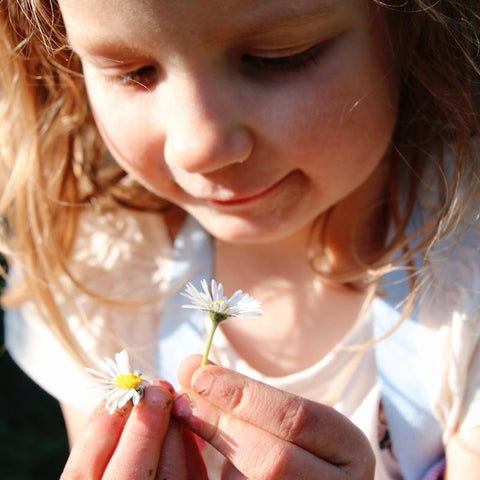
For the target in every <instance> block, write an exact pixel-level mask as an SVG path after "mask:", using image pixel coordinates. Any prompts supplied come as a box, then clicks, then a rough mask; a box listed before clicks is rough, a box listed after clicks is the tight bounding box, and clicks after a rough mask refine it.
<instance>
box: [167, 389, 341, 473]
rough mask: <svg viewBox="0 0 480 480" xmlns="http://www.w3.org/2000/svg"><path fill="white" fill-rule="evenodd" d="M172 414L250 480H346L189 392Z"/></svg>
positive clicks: (318, 460)
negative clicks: (294, 479)
mask: <svg viewBox="0 0 480 480" xmlns="http://www.w3.org/2000/svg"><path fill="white" fill-rule="evenodd" d="M172 413H173V415H175V416H176V417H177V418H179V419H180V420H181V421H182V422H184V423H185V425H186V426H187V428H189V429H190V430H192V431H193V432H194V433H196V434H198V435H200V436H201V437H202V438H204V439H205V440H206V441H207V442H209V443H210V444H212V445H213V446H214V447H215V448H216V449H217V450H218V451H219V452H221V453H222V454H223V455H224V456H225V457H226V458H227V459H228V460H230V462H231V463H233V464H234V465H235V467H236V468H237V469H238V470H239V471H241V472H242V474H243V475H245V476H246V477H247V478H249V479H252V480H256V479H258V480H260V479H261V480H267V479H275V480H287V479H292V478H302V479H303V480H314V479H318V478H324V479H332V480H334V479H341V478H345V477H344V476H343V472H342V471H340V470H339V469H337V468H336V466H334V465H331V464H330V463H328V462H326V461H324V460H323V459H321V458H317V457H315V456H314V455H312V454H311V453H309V452H308V451H307V450H304V449H302V448H300V447H298V446H296V445H294V444H293V443H290V442H288V441H284V440H282V439H280V438H278V437H277V436H275V435H273V434H271V433H269V432H266V431H265V430H262V429H261V428H259V427H257V426H255V425H253V424H251V423H248V422H246V421H244V420H242V419H239V418H238V417H235V416H233V415H231V414H229V413H227V412H224V411H222V410H221V409H220V408H218V407H216V406H215V405H213V404H212V403H210V402H208V400H207V399H205V398H203V397H202V396H200V395H197V394H195V393H194V392H192V391H189V392H183V393H182V394H180V395H179V396H177V398H176V399H175V402H174V406H173V408H172Z"/></svg>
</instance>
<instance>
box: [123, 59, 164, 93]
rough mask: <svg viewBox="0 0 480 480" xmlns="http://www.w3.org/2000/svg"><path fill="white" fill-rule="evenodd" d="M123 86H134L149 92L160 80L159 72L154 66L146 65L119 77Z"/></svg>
mask: <svg viewBox="0 0 480 480" xmlns="http://www.w3.org/2000/svg"><path fill="white" fill-rule="evenodd" d="M118 80H119V82H120V83H121V84H122V85H126V86H134V87H137V88H143V89H145V90H149V89H150V87H152V86H154V85H155V83H157V80H158V70H157V68H156V67H154V66H153V65H146V66H144V67H141V68H139V69H137V70H134V71H132V72H128V73H125V74H122V75H120V76H119V77H118Z"/></svg>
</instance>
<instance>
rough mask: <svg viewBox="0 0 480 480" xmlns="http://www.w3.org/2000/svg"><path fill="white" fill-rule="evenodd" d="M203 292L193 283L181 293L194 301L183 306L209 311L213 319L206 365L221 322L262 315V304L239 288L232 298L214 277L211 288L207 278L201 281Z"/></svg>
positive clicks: (206, 352) (205, 355)
mask: <svg viewBox="0 0 480 480" xmlns="http://www.w3.org/2000/svg"><path fill="white" fill-rule="evenodd" d="M200 283H201V285H202V288H203V292H201V291H199V290H197V289H196V288H195V287H194V286H193V285H192V284H191V283H188V284H187V285H186V287H185V291H184V292H181V295H183V296H184V297H186V298H188V299H189V300H190V301H191V302H192V303H191V304H190V305H183V308H194V309H197V310H202V311H203V312H207V313H208V314H209V315H210V318H211V319H212V330H211V332H210V335H209V337H208V341H207V346H206V349H205V354H204V355H203V360H202V365H206V364H207V361H208V354H209V352H210V348H211V346H212V340H213V335H214V333H215V330H216V329H217V327H218V325H219V323H220V322H223V321H224V320H226V319H227V318H229V317H243V318H252V316H254V315H262V305H261V303H260V302H259V301H258V300H256V299H255V298H253V297H251V296H250V295H248V294H247V293H243V292H242V290H237V291H236V292H235V293H234V294H233V295H232V296H231V297H230V298H227V297H225V296H224V295H223V285H222V284H221V283H218V284H217V282H216V281H215V280H213V279H212V282H211V290H209V288H208V284H207V281H206V280H202V281H201V282H200Z"/></svg>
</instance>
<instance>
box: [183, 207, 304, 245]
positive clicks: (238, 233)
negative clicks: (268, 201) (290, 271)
mask: <svg viewBox="0 0 480 480" xmlns="http://www.w3.org/2000/svg"><path fill="white" fill-rule="evenodd" d="M191 214H192V216H194V217H195V218H196V219H197V221H198V222H199V223H200V224H201V225H202V226H203V228H205V230H207V232H209V233H210V234H211V235H212V236H213V237H215V238H216V239H218V240H220V241H222V242H227V243H234V244H244V245H249V244H250V245H253V244H258V245H260V244H269V243H275V242H279V241H281V240H285V239H287V238H289V237H291V236H293V235H295V234H296V233H297V232H299V231H301V230H302V231H303V230H304V228H305V226H306V225H307V224H308V223H309V222H308V221H306V222H304V223H303V222H299V221H298V220H297V221H295V222H288V221H285V219H283V220H275V219H274V218H272V217H269V218H268V219H267V220H264V221H262V220H260V219H258V218H256V219H246V218H241V217H230V218H224V216H223V215H222V216H220V217H222V218H215V217H216V216H204V215H195V213H194V212H192V213H191ZM212 217H213V218H212Z"/></svg>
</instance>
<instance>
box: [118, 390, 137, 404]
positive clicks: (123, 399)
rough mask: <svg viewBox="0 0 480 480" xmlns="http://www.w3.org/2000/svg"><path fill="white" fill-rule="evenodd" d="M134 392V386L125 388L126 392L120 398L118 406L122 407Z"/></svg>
mask: <svg viewBox="0 0 480 480" xmlns="http://www.w3.org/2000/svg"><path fill="white" fill-rule="evenodd" d="M134 392H135V390H134V389H133V388H131V389H129V390H124V394H123V395H122V396H121V397H120V398H119V399H118V407H119V408H122V407H123V406H124V405H125V404H126V403H127V402H128V401H129V400H130V399H131V398H132V397H133V393H134Z"/></svg>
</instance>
